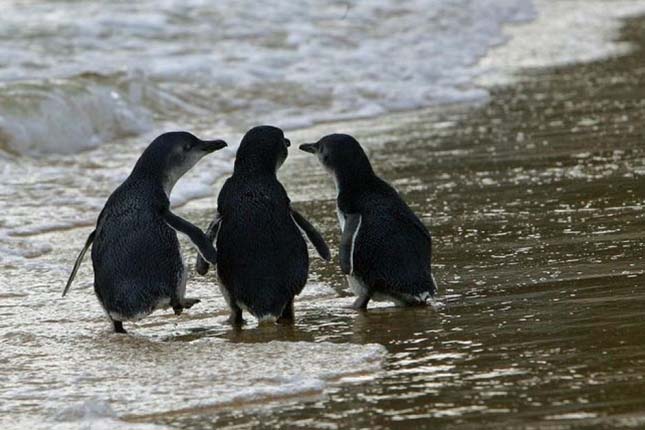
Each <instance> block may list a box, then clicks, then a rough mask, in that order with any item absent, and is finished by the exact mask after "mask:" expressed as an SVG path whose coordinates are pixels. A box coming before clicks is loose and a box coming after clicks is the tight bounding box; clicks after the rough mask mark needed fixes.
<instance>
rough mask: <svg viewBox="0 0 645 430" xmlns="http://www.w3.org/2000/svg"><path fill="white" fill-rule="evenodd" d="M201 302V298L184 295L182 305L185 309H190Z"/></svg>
mask: <svg viewBox="0 0 645 430" xmlns="http://www.w3.org/2000/svg"><path fill="white" fill-rule="evenodd" d="M199 302H201V300H200V299H195V298H192V297H184V301H183V302H182V304H181V305H182V306H183V307H184V309H190V308H192V307H193V306H194V305H196V304H197V303H199Z"/></svg>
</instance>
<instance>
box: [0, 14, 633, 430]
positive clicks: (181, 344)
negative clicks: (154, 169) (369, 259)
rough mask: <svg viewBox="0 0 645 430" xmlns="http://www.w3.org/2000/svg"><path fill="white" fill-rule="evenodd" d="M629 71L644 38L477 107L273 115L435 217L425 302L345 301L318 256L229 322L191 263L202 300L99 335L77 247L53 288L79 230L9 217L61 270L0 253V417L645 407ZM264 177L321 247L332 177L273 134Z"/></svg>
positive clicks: (17, 423) (203, 422)
mask: <svg viewBox="0 0 645 430" xmlns="http://www.w3.org/2000/svg"><path fill="white" fill-rule="evenodd" d="M622 37H623V39H624V40H626V41H632V42H635V43H638V44H639V46H643V41H644V40H645V21H644V20H642V19H633V20H630V21H627V24H626V26H625V28H624V31H623V36H622ZM644 83H645V51H643V50H642V49H637V50H636V51H635V52H633V53H632V54H630V55H627V56H623V57H620V58H615V59H611V60H605V61H601V62H596V63H590V64H587V65H578V66H572V67H565V68H558V69H550V70H545V71H539V72H537V71H536V72H528V73H526V74H525V75H524V76H522V77H521V78H520V79H519V82H518V83H517V84H515V85H513V86H511V87H503V88H501V87H500V88H497V89H494V90H493V91H492V96H491V101H490V103H489V104H487V105H486V106H484V107H479V108H465V107H460V106H455V107H450V108H441V109H435V110H430V111H418V112H412V113H406V114H397V115H390V116H384V117H381V118H379V119H376V120H374V119H372V120H363V121H354V122H344V123H336V124H324V125H320V126H317V127H314V128H309V129H306V130H300V131H295V132H292V133H290V134H289V135H288V137H290V138H291V140H292V141H293V142H294V143H295V142H303V141H310V140H312V139H315V138H317V137H319V136H320V135H322V134H324V133H328V132H331V131H346V132H349V133H352V134H354V135H355V136H356V137H357V138H358V139H359V140H360V141H361V142H362V143H363V145H364V146H365V147H366V149H367V150H368V152H369V156H370V158H371V160H372V162H373V164H374V167H375V170H376V171H377V172H378V173H379V174H380V175H382V176H383V177H384V178H386V179H387V180H388V181H390V182H391V183H392V184H393V185H394V186H395V187H396V188H397V189H398V190H399V191H400V192H401V194H402V195H403V197H404V198H405V199H406V201H408V202H409V204H410V206H411V207H412V208H413V209H414V210H415V211H416V212H417V213H418V214H419V215H420V216H421V217H422V219H423V221H424V222H425V223H426V224H427V225H428V226H429V227H430V229H431V231H432V233H433V235H434V238H435V240H434V246H435V263H434V264H435V266H434V267H435V268H436V269H435V270H436V277H437V281H438V283H439V284H440V287H441V291H440V295H439V297H438V302H439V306H437V307H435V308H431V307H428V308H413V309H400V308H395V307H391V306H389V305H387V304H375V305H374V306H373V307H371V308H370V310H369V311H368V312H365V313H356V312H354V311H352V310H350V309H348V308H347V306H348V305H349V304H351V302H352V300H353V298H352V297H351V295H350V294H349V293H348V292H347V289H346V285H345V281H344V279H343V278H342V277H341V276H340V271H339V269H338V263H337V255H335V256H334V262H333V264H327V263H324V262H321V261H320V260H319V259H313V264H312V273H311V279H310V284H309V285H308V287H307V288H306V289H305V292H304V293H303V295H302V296H301V297H300V298H299V300H298V301H297V302H296V315H297V319H296V323H295V325H294V326H293V327H283V326H276V327H273V326H269V327H266V326H262V327H258V326H257V325H256V324H255V323H254V322H250V323H249V324H248V325H247V326H246V327H245V328H244V329H243V330H241V331H235V330H232V329H231V328H230V327H229V326H228V325H227V324H226V323H225V320H226V317H227V314H226V306H225V304H224V301H223V299H222V297H221V295H220V294H219V292H218V291H217V289H216V288H215V287H214V285H213V283H212V278H210V279H206V280H205V279H203V278H198V277H195V276H193V277H192V278H191V279H190V280H189V292H190V295H193V296H200V297H202V298H203V302H202V303H200V304H199V305H198V306H196V307H194V308H193V309H191V310H190V311H189V312H187V313H186V314H185V315H182V317H181V318H179V319H177V318H175V317H174V316H172V315H171V313H170V312H166V313H163V312H160V313H157V314H155V315H153V316H152V317H150V318H148V319H146V320H144V321H142V322H141V323H139V324H136V325H132V326H130V327H129V328H130V330H131V332H132V335H130V336H117V335H113V334H110V333H109V332H108V328H107V324H106V322H105V320H104V318H103V316H102V315H101V311H100V309H99V307H98V305H97V303H96V300H95V298H94V297H93V295H92V293H91V271H90V265H89V264H88V263H87V262H86V264H85V266H84V267H83V268H82V270H81V272H80V273H79V278H78V280H77V285H76V286H75V289H74V290H72V292H71V295H70V297H69V298H68V299H65V300H62V299H60V298H59V290H60V288H62V286H63V281H64V277H65V272H66V270H65V269H64V268H65V267H68V266H69V267H71V264H72V263H73V259H74V257H75V253H76V252H77V251H78V249H79V248H80V246H81V245H82V241H83V239H84V236H85V235H86V234H87V233H88V232H89V231H88V228H72V229H65V230H53V231H44V232H35V233H34V232H25V235H26V237H30V236H29V235H30V234H31V235H34V236H39V237H41V238H43V239H44V240H46V241H47V243H51V244H53V246H55V248H56V250H55V251H54V252H47V255H48V258H49V259H50V261H52V267H59V266H60V268H59V269H53V268H49V269H47V268H43V269H41V272H37V270H38V269H34V271H36V273H29V275H25V274H24V273H23V271H21V268H20V267H13V266H11V264H10V263H7V264H5V265H4V266H3V271H2V282H5V283H8V282H11V284H12V285H14V286H15V288H13V289H12V290H11V291H10V292H5V293H3V297H2V305H1V307H0V313H1V315H2V320H1V321H0V337H1V339H2V345H3V353H2V355H0V360H2V366H1V367H0V381H1V383H2V388H1V389H0V416H2V420H3V422H4V423H6V425H7V427H8V428H12V427H15V428H20V427H24V425H25V424H26V423H28V424H29V425H30V426H31V427H32V428H38V427H42V428H56V427H59V428H74V427H75V426H82V425H86V424H87V423H88V422H92V423H94V424H96V425H97V426H98V425H99V424H101V425H104V426H106V427H105V428H116V427H117V426H122V427H123V428H135V427H136V426H141V428H186V429H211V428H213V429H214V428H218V429H222V428H230V429H233V428H269V427H275V428H325V429H334V428H357V429H359V428H361V429H362V428H364V429H379V428H381V429H385V428H400V429H418V428H446V429H489V428H490V429H527V428H531V429H545V430H552V429H553V430H554V429H558V430H560V429H614V428H641V427H643V426H645V394H644V393H645V336H643V333H644V332H645V318H644V316H643V309H644V308H645V292H644V291H643V284H644V283H645V274H644V268H645V265H644V262H645V246H644V245H643V243H644V240H643V239H644V238H645V215H644V214H645V212H644V210H645V102H644V100H645V85H644ZM280 177H281V179H282V181H283V182H284V184H285V187H286V188H287V190H288V191H289V192H290V195H291V198H292V200H293V202H294V205H295V206H296V207H297V208H298V209H300V210H301V211H302V212H303V213H304V214H306V216H307V217H309V218H310V219H311V220H312V221H313V222H314V223H315V224H316V225H317V226H318V227H319V228H320V229H321V230H322V232H323V234H324V236H325V237H326V238H328V240H329V242H330V245H331V248H332V249H334V250H337V249H338V239H339V230H338V226H337V221H336V217H335V202H334V197H335V196H334V187H333V183H332V181H331V179H330V178H329V177H328V176H327V175H326V173H325V172H324V171H323V169H322V168H321V167H320V166H319V165H318V164H317V162H316V161H315V160H314V159H313V158H309V157H308V155H307V154H304V153H299V152H298V151H296V150H293V149H292V151H291V155H290V158H289V160H288V161H287V163H286V164H285V166H284V167H283V169H282V170H281V173H280ZM219 185H221V182H218V183H217V184H216V188H218V187H219ZM213 207H214V199H213V198H208V199H201V200H198V201H193V202H191V203H189V204H187V205H184V206H182V207H179V208H178V209H177V211H178V212H179V213H181V214H182V215H184V216H186V217H187V218H189V219H192V220H196V221H198V222H199V223H200V224H201V225H203V226H205V225H206V224H207V223H208V221H209V218H210V217H211V216H212V212H213ZM52 254H54V255H52ZM193 258H194V255H193V254H190V253H187V259H188V260H189V261H192V260H193ZM53 262H56V263H57V264H58V265H55V264H54V263H53ZM63 263H64V264H63ZM66 265H67V266H66ZM34 267H37V266H34ZM34 279H39V282H36V283H34ZM58 287H60V288H58ZM25 304H28V306H24V305H25ZM79 405H80V406H79Z"/></svg>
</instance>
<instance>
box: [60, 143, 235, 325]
mask: <svg viewBox="0 0 645 430" xmlns="http://www.w3.org/2000/svg"><path fill="white" fill-rule="evenodd" d="M224 146H226V143H225V142H223V141H221V140H216V141H202V140H199V139H198V138H196V137H195V136H193V135H192V134H190V133H186V132H173V133H166V134H163V135H161V136H159V137H158V138H156V139H155V140H154V141H153V142H152V143H151V144H150V145H149V146H148V148H147V149H146V150H145V151H144V152H143V154H142V155H141V157H140V158H139V160H138V161H137V163H136V165H135V166H134V169H133V170H132V173H131V174H130V176H129V177H128V178H127V179H126V180H125V181H124V182H123V184H121V185H120V186H119V187H118V188H117V189H116V190H115V191H114V192H113V193H112V195H111V196H110V197H109V198H108V200H107V202H106V204H105V207H104V208H103V210H102V211H101V214H100V215H99V218H98V221H97V224H96V230H95V231H93V232H92V233H91V234H90V237H89V238H88V240H87V243H86V244H85V247H84V248H83V251H81V254H80V255H79V257H78V259H77V261H76V264H75V266H74V269H73V270H72V274H71V275H70V278H69V281H68V283H67V286H66V287H65V291H64V292H63V295H65V293H66V292H67V290H68V288H69V286H70V285H71V282H72V280H73V278H74V276H75V274H76V271H77V269H78V266H79V265H80V263H81V260H82V258H83V255H84V254H85V251H86V250H87V248H88V247H89V246H90V245H92V242H93V245H92V264H93V267H94V291H95V293H96V296H97V297H98V299H99V301H100V303H101V305H102V306H103V308H104V309H105V311H106V313H107V314H108V317H109V318H110V319H111V320H112V322H113V324H114V329H115V331H117V332H125V330H124V329H123V324H122V323H123V321H131V320H137V319H140V318H143V317H144V316H146V315H148V314H150V313H151V312H153V311H154V310H155V309H158V308H163V307H168V306H172V307H173V309H174V310H175V313H177V314H179V313H181V312H182V310H183V309H184V308H189V307H191V306H192V305H193V304H195V303H197V302H198V300H196V299H188V298H185V297H184V291H185V285H186V270H185V268H184V263H183V261H182V257H181V250H180V248H179V241H178V240H177V234H176V232H175V230H177V231H180V232H182V233H184V234H186V235H188V236H189V238H190V239H191V241H192V242H193V244H195V246H196V247H197V248H198V250H199V251H200V253H202V254H204V255H205V256H206V257H207V259H208V260H209V261H213V262H214V261H215V260H216V254H215V250H214V249H213V246H212V244H211V243H210V242H209V241H208V239H207V238H206V236H205V235H204V234H203V233H202V231H201V230H199V229H198V228H197V227H195V226H194V225H192V224H190V223H189V222H188V221H185V220H183V219H182V218H180V217H178V216H176V215H174V214H173V213H172V212H170V201H169V196H170V192H171V190H172V188H173V186H174V185H175V183H176V182H177V180H178V179H179V178H180V177H181V176H182V175H183V174H184V173H186V172H187V171H188V170H189V169H190V168H191V167H192V166H193V165H194V164H195V163H196V162H197V161H199V160H200V159H201V158H202V157H203V156H204V155H206V154H208V153H210V152H213V151H215V150H217V149H220V148H223V147H224Z"/></svg>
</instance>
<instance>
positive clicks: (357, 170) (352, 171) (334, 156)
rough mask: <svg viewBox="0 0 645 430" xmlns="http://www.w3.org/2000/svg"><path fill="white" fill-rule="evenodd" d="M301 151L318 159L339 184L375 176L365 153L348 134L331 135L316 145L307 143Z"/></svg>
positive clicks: (301, 146) (302, 146)
mask: <svg viewBox="0 0 645 430" xmlns="http://www.w3.org/2000/svg"><path fill="white" fill-rule="evenodd" d="M300 149H301V150H302V151H305V152H309V153H311V154H314V155H316V156H317V157H318V160H319V161H320V163H321V164H322V165H323V167H324V168H325V169H326V170H327V171H328V172H329V173H330V174H332V175H333V176H334V177H335V178H336V181H337V182H339V183H340V182H347V181H356V180H361V179H364V178H365V177H368V176H372V175H373V174H374V172H373V170H372V165H371V164H370V161H369V159H368V158H367V155H366V154H365V151H363V148H362V147H361V145H360V144H359V143H358V141H357V140H356V139H354V138H353V137H352V136H350V135H348V134H330V135H327V136H325V137H323V138H322V139H320V140H319V141H318V142H316V143H305V144H302V145H300Z"/></svg>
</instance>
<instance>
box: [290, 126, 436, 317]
mask: <svg viewBox="0 0 645 430" xmlns="http://www.w3.org/2000/svg"><path fill="white" fill-rule="evenodd" d="M300 149H301V150H303V151H305V152H309V153H311V154H315V155H316V156H317V157H318V160H319V161H320V163H321V164H322V165H323V167H324V168H325V169H326V170H327V171H328V172H329V173H330V174H331V175H332V177H333V178H334V181H335V183H336V188H337V191H338V196H337V199H336V203H337V215H338V221H339V224H340V229H341V232H342V234H341V242H340V249H339V256H340V266H341V269H342V272H343V273H344V274H345V275H346V277H347V281H348V284H349V286H350V288H351V289H352V290H353V292H354V294H355V295H356V296H357V299H356V300H355V302H354V303H353V305H352V307H353V308H354V309H357V310H364V309H367V304H368V303H369V301H370V300H371V299H374V300H382V301H391V302H394V303H395V304H396V305H400V306H407V305H420V304H425V303H426V302H427V301H428V300H429V299H431V298H432V297H433V296H434V294H435V292H436V290H437V284H436V282H435V280H434V276H433V274H432V270H431V258H432V236H431V235H430V232H429V231H428V229H427V228H426V227H425V225H424V224H423V223H422V222H421V220H419V218H418V217H417V216H416V215H415V214H414V212H412V210H411V209H410V207H409V206H408V205H407V204H406V203H405V202H404V201H403V199H402V198H401V196H399V194H398V193H397V191H396V190H395V189H394V188H393V187H392V186H391V185H389V184H388V183H387V182H385V181H384V180H383V179H381V178H379V177H378V176H377V175H376V174H375V173H374V170H373V169H372V165H371V164H370V161H369V159H368V158H367V155H366V154H365V152H364V151H363V148H362V147H361V145H360V144H359V143H358V142H357V141H356V139H354V138H353V137H352V136H349V135H346V134H331V135H328V136H325V137H323V138H322V139H320V140H319V141H318V142H316V143H306V144H303V145H300Z"/></svg>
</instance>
